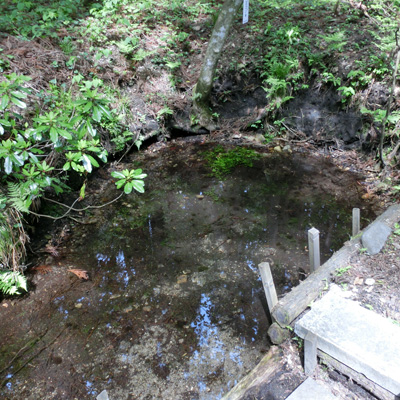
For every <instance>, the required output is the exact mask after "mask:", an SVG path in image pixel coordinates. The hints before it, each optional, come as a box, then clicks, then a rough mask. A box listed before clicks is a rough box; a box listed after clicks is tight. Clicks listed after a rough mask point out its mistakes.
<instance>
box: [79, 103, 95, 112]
mask: <svg viewBox="0 0 400 400" xmlns="http://www.w3.org/2000/svg"><path fill="white" fill-rule="evenodd" d="M92 107H93V103H92V102H91V101H88V102H87V103H86V104H85V106H84V107H83V108H82V111H81V112H82V113H85V112H88V111H89V110H90V109H91V108H92Z"/></svg>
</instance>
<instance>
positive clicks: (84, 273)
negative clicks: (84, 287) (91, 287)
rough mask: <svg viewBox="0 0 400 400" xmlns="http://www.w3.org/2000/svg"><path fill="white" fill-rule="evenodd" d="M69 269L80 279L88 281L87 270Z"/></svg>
mask: <svg viewBox="0 0 400 400" xmlns="http://www.w3.org/2000/svg"><path fill="white" fill-rule="evenodd" d="M68 271H69V272H72V273H73V274H75V275H76V276H77V277H78V278H80V279H84V280H86V281H87V280H88V279H89V275H88V273H87V271H84V270H83V269H69V270H68Z"/></svg>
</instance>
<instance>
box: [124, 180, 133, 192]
mask: <svg viewBox="0 0 400 400" xmlns="http://www.w3.org/2000/svg"><path fill="white" fill-rule="evenodd" d="M132 188H133V182H127V183H126V185H125V186H124V192H125V193H126V194H129V193H131V192H132Z"/></svg>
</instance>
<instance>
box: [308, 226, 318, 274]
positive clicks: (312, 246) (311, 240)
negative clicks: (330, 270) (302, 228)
mask: <svg viewBox="0 0 400 400" xmlns="http://www.w3.org/2000/svg"><path fill="white" fill-rule="evenodd" d="M308 251H309V253H310V269H311V272H314V271H315V270H316V269H317V268H319V266H320V265H321V259H320V254H319V230H318V229H315V228H311V229H310V230H309V231H308Z"/></svg>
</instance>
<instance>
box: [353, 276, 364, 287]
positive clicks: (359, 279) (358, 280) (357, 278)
mask: <svg viewBox="0 0 400 400" xmlns="http://www.w3.org/2000/svg"><path fill="white" fill-rule="evenodd" d="M363 283H364V279H363V278H360V277H359V276H357V277H356V278H355V279H354V285H362V284H363Z"/></svg>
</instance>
